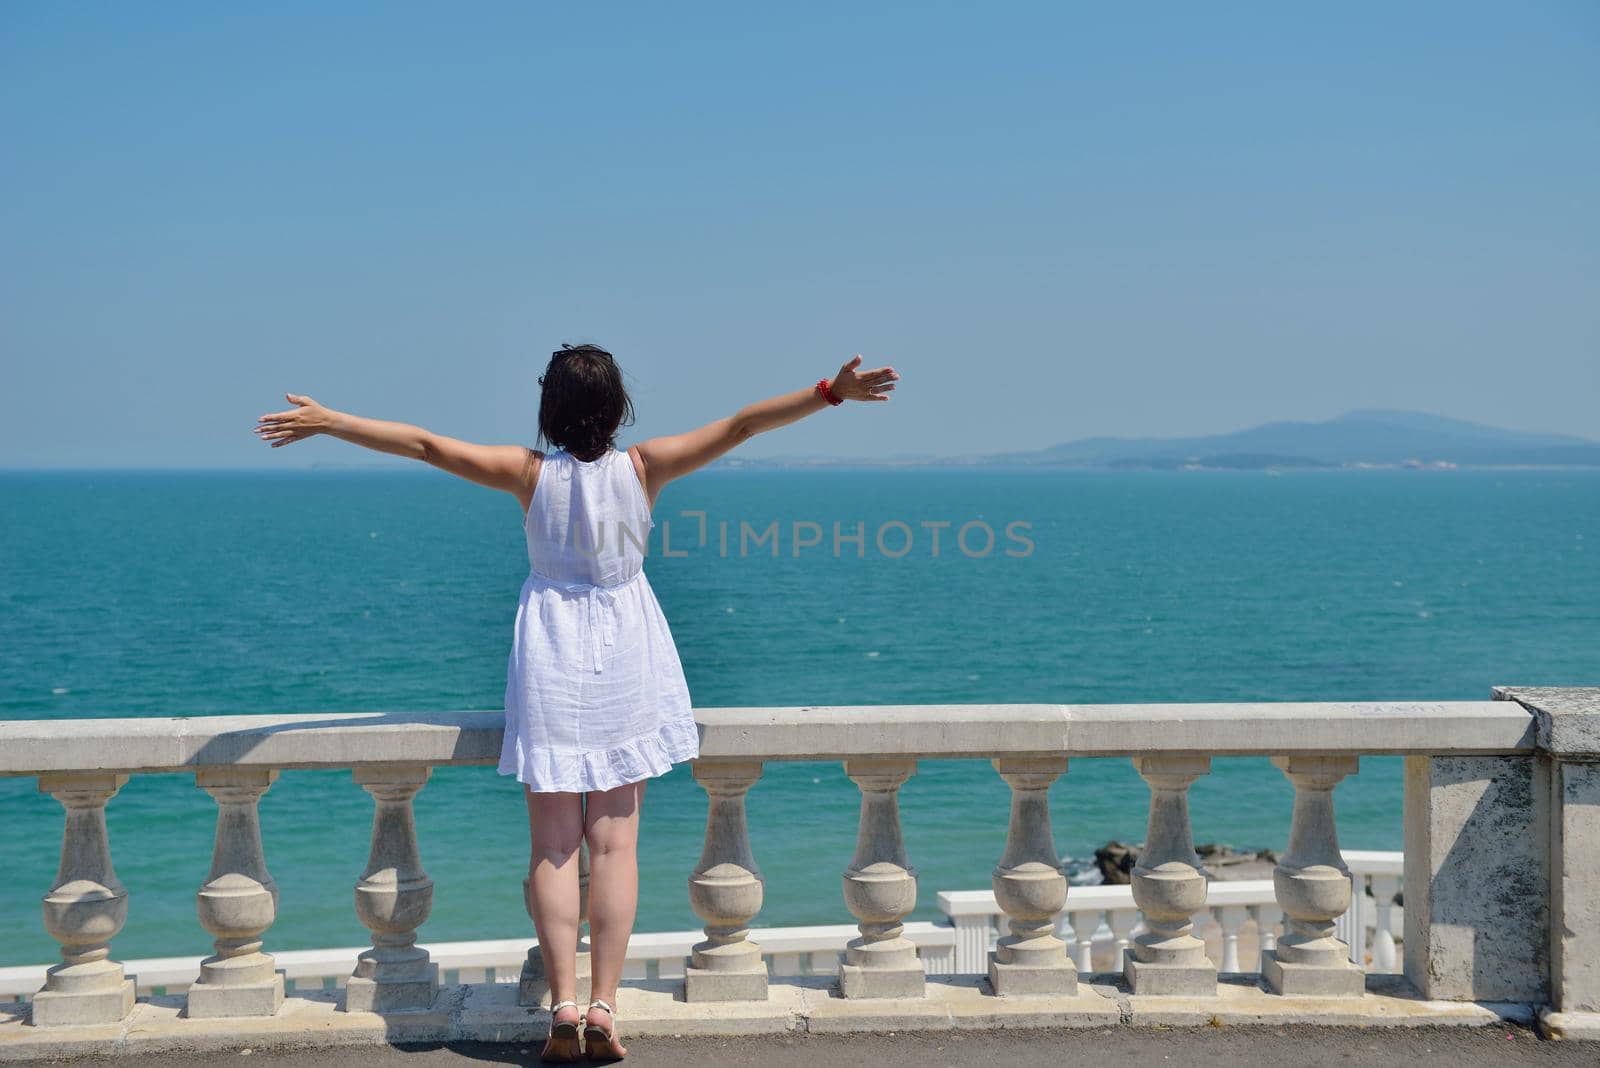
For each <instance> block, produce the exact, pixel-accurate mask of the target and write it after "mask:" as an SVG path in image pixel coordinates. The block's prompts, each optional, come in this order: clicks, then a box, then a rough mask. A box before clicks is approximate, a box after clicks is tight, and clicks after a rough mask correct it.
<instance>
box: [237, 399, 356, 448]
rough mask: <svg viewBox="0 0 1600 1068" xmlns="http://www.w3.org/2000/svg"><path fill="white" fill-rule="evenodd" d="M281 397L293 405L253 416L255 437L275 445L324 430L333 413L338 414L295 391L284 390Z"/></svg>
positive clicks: (330, 422)
mask: <svg viewBox="0 0 1600 1068" xmlns="http://www.w3.org/2000/svg"><path fill="white" fill-rule="evenodd" d="M283 399H284V400H286V401H288V402H289V403H290V404H292V405H294V407H293V408H290V409H289V410H287V411H282V412H268V413H267V414H266V415H263V416H262V417H261V418H260V419H257V420H256V437H258V438H260V439H261V440H262V441H265V442H268V443H270V444H271V446H272V447H273V448H274V449H276V448H277V447H278V446H279V445H289V444H292V443H294V442H296V441H301V440H303V439H305V438H309V437H314V436H315V435H317V434H321V433H325V432H326V431H327V430H328V429H329V428H330V427H332V426H333V417H334V416H335V415H336V414H337V413H335V412H334V411H333V409H331V408H324V407H323V406H322V405H320V404H318V403H317V402H316V401H314V400H312V399H311V398H310V397H305V396H302V395H300V394H298V393H285V394H284V395H283Z"/></svg>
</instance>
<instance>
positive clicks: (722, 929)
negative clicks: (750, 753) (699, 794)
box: [683, 760, 767, 1001]
mask: <svg viewBox="0 0 1600 1068" xmlns="http://www.w3.org/2000/svg"><path fill="white" fill-rule="evenodd" d="M693 771H694V778H695V781H696V782H698V783H699V784H700V785H701V786H702V787H703V788H704V789H705V792H706V840H705V848H704V850H703V851H702V852H701V854H700V864H699V866H698V867H696V868H695V870H694V874H692V875H690V876H689V904H690V906H691V907H693V908H694V911H695V914H696V915H698V916H699V917H700V918H701V919H702V920H704V921H705V922H706V926H705V932H706V940H705V941H704V942H701V943H699V944H698V945H696V946H695V947H694V949H693V951H692V957H691V960H690V965H689V967H688V968H687V969H686V970H685V972H684V980H683V990H684V1000H686V1001H765V1000H766V999H767V965H766V962H765V961H763V960H762V959H761V947H760V946H758V945H756V944H755V943H754V942H752V941H750V921H751V920H753V919H755V917H756V914H757V913H759V912H760V911H761V898H762V893H763V887H762V882H761V872H760V870H759V869H757V868H756V858H755V854H754V853H753V852H751V849H750V831H749V828H748V826H747V825H746V823H745V807H744V802H745V795H746V794H748V793H749V791H750V787H752V786H754V785H755V782H756V780H757V779H759V778H761V761H759V760H696V761H694V763H693Z"/></svg>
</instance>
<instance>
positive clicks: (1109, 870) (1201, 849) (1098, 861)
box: [1094, 840, 1278, 886]
mask: <svg viewBox="0 0 1600 1068" xmlns="http://www.w3.org/2000/svg"><path fill="white" fill-rule="evenodd" d="M1142 847H1143V843H1140V844H1139V845H1129V844H1127V843H1126V842H1118V841H1116V840H1112V841H1110V842H1107V843H1106V844H1105V845H1103V846H1101V847H1100V848H1099V849H1096V850H1095V851H1094V863H1095V867H1096V868H1099V869H1100V877H1101V879H1102V880H1103V881H1104V882H1105V883H1107V884H1109V885H1113V886H1125V885H1127V884H1128V883H1130V882H1132V881H1133V869H1134V866H1135V865H1136V864H1138V863H1139V851H1140V849H1141V848H1142ZM1195 852H1196V853H1198V854H1199V856H1200V863H1201V865H1202V866H1203V867H1204V868H1205V869H1206V871H1207V873H1209V874H1210V876H1211V878H1213V879H1216V880H1218V881H1220V882H1236V881H1239V880H1242V879H1270V878H1272V869H1273V868H1274V867H1275V866H1276V865H1277V863H1278V855H1277V854H1276V853H1274V852H1273V851H1272V850H1270V849H1238V848H1236V847H1234V846H1230V845H1223V844H1221V843H1218V842H1206V843H1204V844H1202V845H1199V846H1196V847H1195Z"/></svg>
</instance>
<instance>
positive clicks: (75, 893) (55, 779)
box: [29, 771, 134, 1027]
mask: <svg viewBox="0 0 1600 1068" xmlns="http://www.w3.org/2000/svg"><path fill="white" fill-rule="evenodd" d="M127 781H128V777H127V776H126V775H120V774H116V773H114V772H103V771H95V772H52V773H49V774H45V775H40V776H39V790H40V792H41V793H47V794H49V795H50V796H51V797H54V798H55V799H56V800H57V801H59V802H61V806H62V808H64V809H65V810H66V820H65V823H64V825H63V827H62V832H61V864H60V867H59V868H57V869H56V881H55V882H54V883H52V884H51V886H50V891H49V892H48V893H47V894H45V895H44V901H43V911H44V929H45V930H46V931H48V932H49V934H50V937H51V938H53V939H55V940H56V941H57V942H59V943H61V963H60V964H55V965H52V966H51V967H50V968H49V969H48V970H47V971H46V972H45V985H44V986H43V987H42V988H41V989H40V990H39V992H38V993H36V994H35V995H34V996H33V1001H32V1003H31V1006H30V1007H31V1009H32V1014H31V1017H30V1020H29V1022H30V1023H32V1024H34V1025H35V1026H38V1027H54V1026H58V1025H63V1024H95V1023H115V1022H116V1021H118V1020H121V1019H122V1018H123V1017H125V1016H127V1015H128V1013H130V1012H132V1011H133V1003H134V980H133V978H132V977H130V976H125V975H123V974H122V965H121V964H119V963H118V962H116V961H114V960H112V959H111V940H112V939H113V938H115V937H116V934H117V932H118V931H120V930H122V925H123V924H124V923H126V922H127V921H128V891H127V890H126V889H125V888H124V887H123V885H122V883H120V882H118V881H117V873H116V872H115V871H113V870H112V867H111V843H110V839H109V838H108V837H107V835H106V802H107V801H109V800H111V798H112V797H114V796H116V793H117V791H118V790H120V789H122V787H123V785H124V784H125V783H127Z"/></svg>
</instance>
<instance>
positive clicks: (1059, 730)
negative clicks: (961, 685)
mask: <svg viewBox="0 0 1600 1068" xmlns="http://www.w3.org/2000/svg"><path fill="white" fill-rule="evenodd" d="M695 720H696V722H697V723H698V725H699V728H700V752H701V756H702V758H705V759H727V758H741V757H744V758H752V759H759V760H845V759H849V758H852V757H864V756H880V755H889V754H892V755H894V756H904V757H929V758H934V757H983V758H992V757H999V756H1011V755H1015V756H1028V755H1034V756H1050V755H1067V756H1137V755H1166V754H1177V753H1196V754H1201V755H1209V756H1223V755H1265V756H1288V755H1294V754H1297V753H1310V754H1326V753H1330V752H1333V753H1341V754H1352V755H1359V754H1366V753H1371V754H1379V753H1383V754H1427V755H1440V754H1446V753H1460V754H1468V753H1470V754H1509V753H1527V752H1531V751H1533V749H1534V748H1535V745H1536V729H1535V724H1534V722H1533V721H1532V719H1531V718H1530V717H1529V715H1528V713H1527V712H1525V711H1523V710H1522V709H1521V708H1520V707H1519V706H1517V705H1516V704H1514V703H1507V702H1504V701H1445V702H1433V703H1418V702H1368V703H1325V702H1315V703H1295V702H1282V703H1259V704H1202V705H1183V704H1160V705H865V706H860V707H828V708H705V709H698V710H696V712H695ZM504 725H505V713H504V712H499V711H496V712H351V713H330V714H318V713H299V714H292V715H237V716H188V717H141V718H134V719H128V718H111V719H65V720H10V721H4V722H0V775H38V774H41V773H45V772H53V771H101V770H103V771H111V770H115V771H126V772H150V771H183V770H186V769H192V768H197V767H217V766H222V765H228V766H232V767H264V768H353V767H357V766H359V765H363V764H397V763H400V764H426V765H429V766H440V765H447V764H467V765H471V764H492V763H494V762H495V761H496V760H497V759H498V758H499V755H500V738H501V731H502V729H503V728H504Z"/></svg>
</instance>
